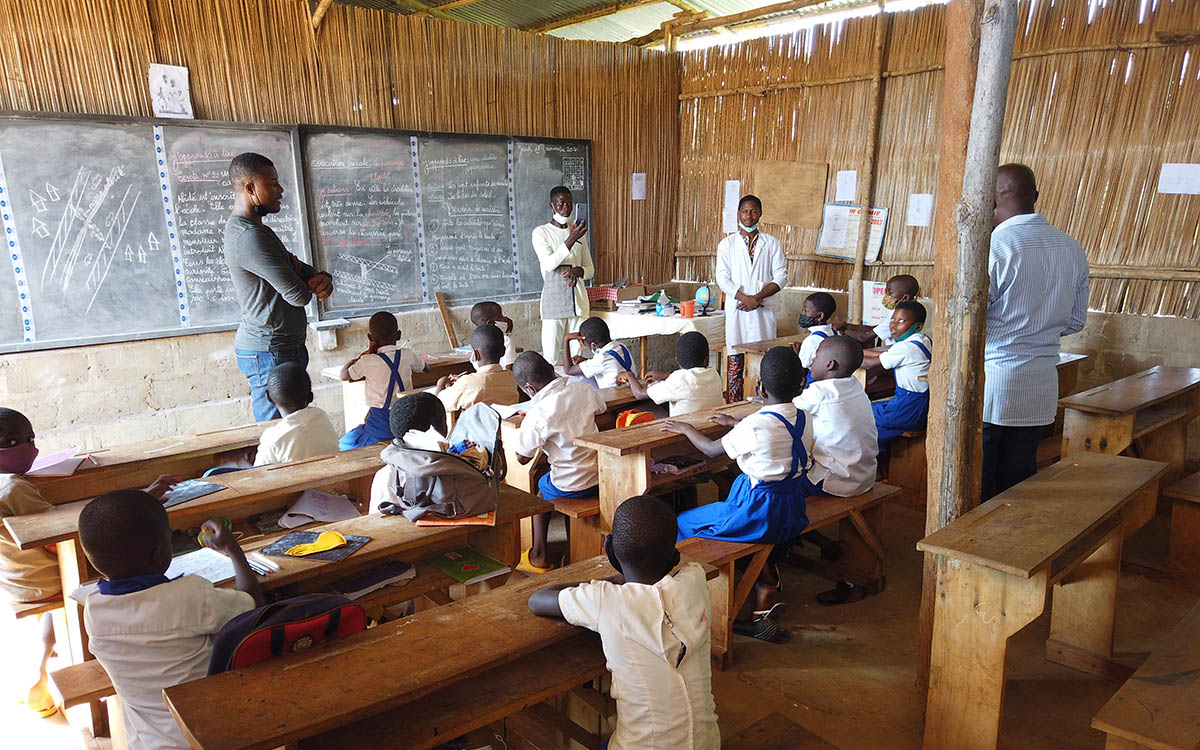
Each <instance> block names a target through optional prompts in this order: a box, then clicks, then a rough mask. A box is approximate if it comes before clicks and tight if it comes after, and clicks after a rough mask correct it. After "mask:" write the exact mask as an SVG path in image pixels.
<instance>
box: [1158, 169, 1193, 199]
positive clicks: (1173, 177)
mask: <svg viewBox="0 0 1200 750" xmlns="http://www.w3.org/2000/svg"><path fill="white" fill-rule="evenodd" d="M1158 192H1160V193H1168V194H1172V195H1200V164H1163V165H1162V171H1161V172H1159V173H1158Z"/></svg>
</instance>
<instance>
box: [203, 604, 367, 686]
mask: <svg viewBox="0 0 1200 750" xmlns="http://www.w3.org/2000/svg"><path fill="white" fill-rule="evenodd" d="M366 629H367V614H366V612H365V611H363V608H362V606H361V605H359V604H355V603H354V602H353V601H351V600H349V599H347V598H346V597H344V596H338V595H336V594H306V595H304V596H297V597H293V598H291V599H284V600H283V601H278V602H275V603H274V604H267V605H265V606H262V607H259V608H258V609H252V610H250V611H249V612H243V613H242V614H240V615H238V616H237V617H235V618H233V619H232V620H230V621H229V622H227V623H225V627H223V628H221V630H220V631H218V632H217V637H216V638H215V639H214V640H213V650H212V658H211V659H209V662H208V673H209V674H217V673H218V672H227V671H229V670H230V669H241V668H242V667H248V666H250V665H251V664H257V663H258V662H260V661H266V660H267V659H270V658H271V657H273V656H279V655H281V654H287V653H292V652H295V651H305V650H307V649H310V648H312V647H313V646H316V645H317V644H319V643H324V642H325V641H332V640H334V639H335V638H345V637H346V636H348V635H353V634H355V633H358V632H361V631H363V630H366Z"/></svg>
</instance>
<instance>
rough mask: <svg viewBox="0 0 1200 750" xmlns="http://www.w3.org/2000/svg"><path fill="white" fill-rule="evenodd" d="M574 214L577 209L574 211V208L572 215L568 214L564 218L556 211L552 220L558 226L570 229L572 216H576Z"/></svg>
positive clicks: (552, 215) (551, 217)
mask: <svg viewBox="0 0 1200 750" xmlns="http://www.w3.org/2000/svg"><path fill="white" fill-rule="evenodd" d="M574 213H575V209H573V208H572V209H571V213H569V214H567V215H566V216H563V215H562V214H560V213H558V212H557V211H555V212H554V213H553V214H551V216H550V220H551V221H553V222H554V223H555V224H556V225H557V226H560V227H569V226H571V214H574Z"/></svg>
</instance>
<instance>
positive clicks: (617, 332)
mask: <svg viewBox="0 0 1200 750" xmlns="http://www.w3.org/2000/svg"><path fill="white" fill-rule="evenodd" d="M592 315H593V316H594V317H597V318H600V319H602V320H603V321H604V322H605V323H608V332H609V335H611V336H612V337H613V338H614V339H637V340H638V344H639V347H640V351H639V354H638V374H639V375H644V374H645V373H646V360H647V353H648V349H647V343H648V342H647V339H649V338H650V337H651V336H672V335H675V334H680V333H688V332H690V331H699V332H700V333H702V334H704V338H706V339H708V351H709V353H710V354H716V355H718V356H717V369H718V371H720V372H724V370H725V361H724V360H725V314H724V313H723V312H721V311H720V310H709V312H708V315H706V316H699V315H697V316H695V317H691V318H685V317H683V316H682V315H679V314H678V313H676V314H675V315H670V316H666V317H660V316H658V315H654V314H653V313H647V314H645V315H641V314H638V313H623V312H609V311H606V310H594V311H592Z"/></svg>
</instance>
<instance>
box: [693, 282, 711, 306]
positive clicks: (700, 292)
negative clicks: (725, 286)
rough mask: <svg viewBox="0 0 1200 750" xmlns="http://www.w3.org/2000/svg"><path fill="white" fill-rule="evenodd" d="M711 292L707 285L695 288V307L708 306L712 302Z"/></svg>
mask: <svg viewBox="0 0 1200 750" xmlns="http://www.w3.org/2000/svg"><path fill="white" fill-rule="evenodd" d="M712 301H713V293H712V289H711V288H710V287H708V286H702V287H699V288H697V289H696V307H708V306H709V305H711V304H712Z"/></svg>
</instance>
